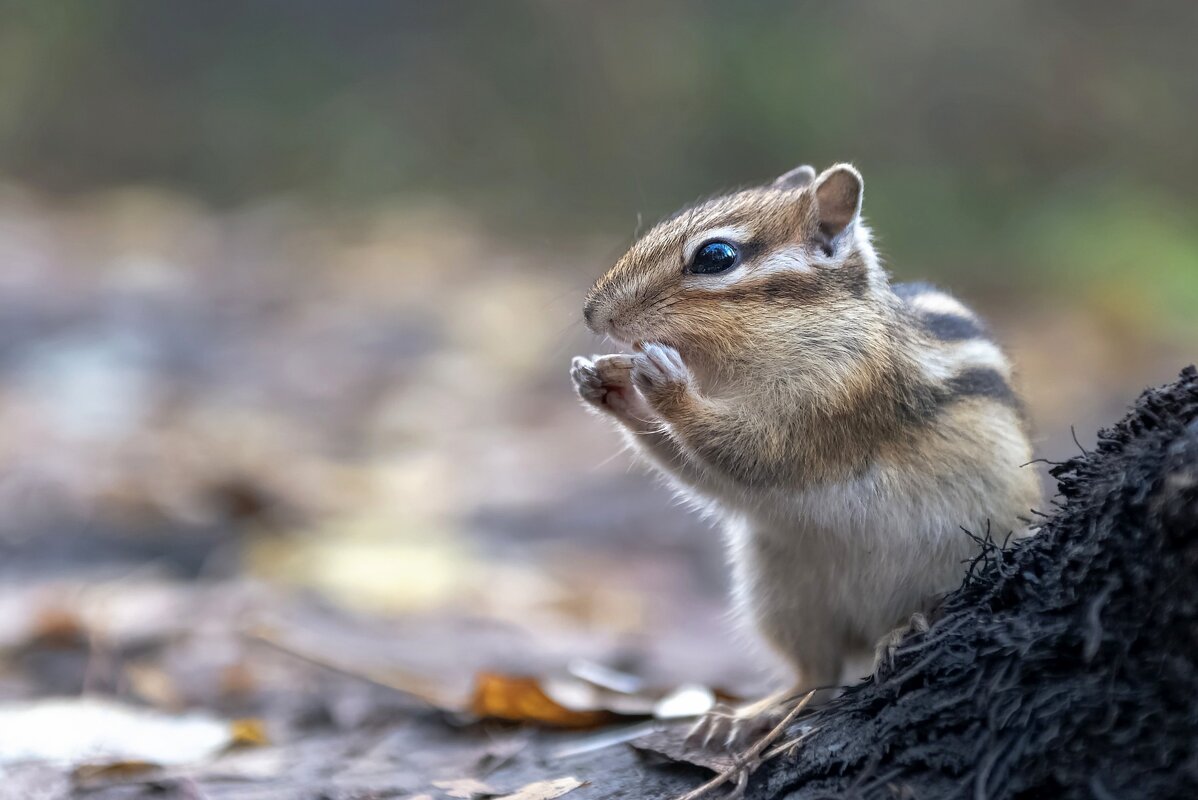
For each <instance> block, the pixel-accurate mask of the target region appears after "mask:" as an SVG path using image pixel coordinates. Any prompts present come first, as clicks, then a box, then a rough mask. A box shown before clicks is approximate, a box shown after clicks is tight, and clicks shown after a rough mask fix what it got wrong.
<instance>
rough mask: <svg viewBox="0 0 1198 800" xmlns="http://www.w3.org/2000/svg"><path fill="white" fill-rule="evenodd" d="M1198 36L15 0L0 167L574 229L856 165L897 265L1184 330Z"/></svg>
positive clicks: (1101, 25)
mask: <svg viewBox="0 0 1198 800" xmlns="http://www.w3.org/2000/svg"><path fill="white" fill-rule="evenodd" d="M1196 33H1198V5H1195V4H1193V3H1187V2H1174V3H1159V2H1149V3H1143V4H1136V5H1134V6H1132V5H1129V4H1126V3H1120V2H1115V0H1106V1H1105V2H1080V0H1075V1H1074V2H1064V3H1055V4H1051V5H1050V6H1045V5H1044V4H1042V3H1036V2H1033V0H1021V1H1020V2H1010V3H993V4H961V3H953V2H950V0H921V2H917V3H913V4H907V3H904V4H895V3H882V2H867V1H866V0H850V1H849V2H843V3H838V4H835V5H831V4H828V5H822V4H820V5H817V4H811V3H798V2H780V1H779V0H771V1H769V2H757V3H752V4H745V3H735V2H701V3H695V2H684V1H683V0H659V1H658V2H654V3H641V2H634V0H621V1H620V2H608V3H602V4H596V3H586V2H581V0H573V1H572V2H550V1H549V0H521V1H520V2H505V3H484V2H465V1H464V0H450V2H439V3H420V2H383V1H382V0H351V1H350V2H344V3H336V4H333V3H326V2H319V0H257V1H256V2H252V3H241V2H232V1H231V0H214V1H211V2H181V3H162V2H154V1H153V0H110V2H104V3H95V2H90V1H89V0H65V1H64V2H55V3H43V2H36V1H35V0H0V76H2V77H0V174H7V175H9V176H12V177H15V178H17V179H18V180H20V181H22V182H24V183H27V184H30V185H33V186H36V187H39V188H42V189H46V190H50V191H57V192H75V191H79V190H87V189H94V188H97V187H106V186H111V185H114V184H117V185H120V184H129V183H146V184H153V185H167V186H172V187H174V188H177V189H180V190H182V191H184V192H186V193H188V194H193V195H197V196H199V197H202V198H205V199H206V200H207V201H209V202H212V203H216V204H218V205H238V204H243V203H245V202H247V201H251V200H254V199H257V198H260V197H263V196H276V195H279V194H288V195H292V196H296V197H300V198H303V199H305V200H307V201H310V202H313V203H315V204H317V205H318V206H319V207H324V208H328V209H344V208H356V207H361V206H369V205H371V204H377V203H379V202H384V201H386V202H394V201H395V200H396V199H398V200H400V201H402V199H403V198H411V197H423V196H427V195H435V196H441V197H445V198H448V199H449V200H450V201H451V202H452V204H453V205H456V206H458V207H460V208H464V209H468V210H470V211H472V212H474V213H475V214H477V215H479V216H480V217H481V218H482V219H483V220H484V221H486V222H489V223H490V224H491V225H492V226H493V227H495V228H497V229H503V230H507V231H508V232H509V233H510V235H513V236H520V237H530V238H532V239H533V240H534V241H540V242H555V243H569V242H571V241H572V240H573V238H574V237H576V236H577V234H579V233H581V232H584V231H588V232H596V231H597V232H600V233H602V234H604V235H606V236H607V237H609V238H611V240H612V241H613V242H615V241H617V239H616V237H624V238H626V237H627V236H629V235H630V234H631V233H632V232H633V230H634V228H637V227H640V226H641V225H643V224H647V223H649V222H651V221H652V220H653V219H654V218H655V217H657V216H659V215H661V214H663V213H666V212H668V211H670V210H672V209H673V208H674V207H676V206H678V205H680V204H682V203H684V202H685V201H687V200H688V199H691V198H693V197H696V196H698V195H701V194H706V193H709V192H712V191H715V190H718V189H720V188H725V187H730V186H735V185H738V184H742V183H745V182H752V181H757V180H765V179H768V178H769V177H770V176H772V175H774V174H776V173H779V172H781V171H783V170H785V169H787V168H789V167H791V166H793V165H794V164H795V163H797V162H801V161H809V162H812V163H815V164H818V165H826V164H828V163H831V162H833V161H837V160H852V161H854V162H856V163H858V164H859V165H860V166H861V167H862V168H863V170H864V172H865V174H866V177H867V183H868V195H869V198H868V201H867V206H866V208H867V212H868V213H869V215H870V216H871V217H872V219H873V220H874V222H875V224H876V227H877V228H878V230H879V231H880V232H881V242H882V245H883V248H884V250H885V252H886V253H887V254H888V255H890V256H891V257H892V258H893V261H894V263H895V264H896V265H898V267H899V271H900V273H901V274H904V275H913V274H931V275H932V276H937V275H939V276H952V280H953V281H954V282H963V281H967V280H969V279H970V278H972V282H973V283H974V284H980V285H983V286H1003V285H1007V284H1008V283H1009V282H1010V281H1011V280H1012V279H1019V282H1020V283H1022V284H1025V285H1028V284H1030V285H1033V286H1036V285H1041V284H1042V283H1043V284H1044V285H1046V286H1048V287H1049V288H1050V289H1052V290H1053V291H1054V293H1055V292H1057V291H1062V290H1063V291H1069V292H1073V293H1076V294H1079V295H1081V296H1083V297H1091V296H1093V297H1095V298H1099V299H1101V298H1102V297H1116V298H1119V299H1120V301H1121V303H1122V302H1123V301H1126V303H1127V304H1130V305H1128V306H1127V308H1132V309H1134V308H1137V307H1143V308H1145V309H1151V310H1153V311H1152V313H1149V314H1147V315H1146V316H1147V317H1148V318H1149V320H1148V321H1149V323H1150V324H1154V322H1155V320H1157V319H1159V320H1160V321H1162V322H1163V324H1164V325H1166V326H1171V327H1174V328H1176V327H1178V326H1182V327H1184V326H1186V324H1187V323H1188V321H1189V317H1190V316H1192V315H1191V314H1190V309H1191V308H1193V305H1194V302H1195V300H1196V299H1198V266H1196V264H1198V239H1196V237H1198V234H1195V233H1194V232H1193V231H1192V227H1193V226H1192V224H1191V220H1193V219H1195V218H1198V214H1196V213H1195V212H1198V189H1196V187H1198V156H1196V155H1195V151H1194V148H1193V147H1192V141H1191V140H1192V138H1193V132H1194V131H1195V130H1198V49H1195V48H1194V46H1193V42H1194V41H1195V34H1196ZM613 247H614V248H617V249H618V247H619V245H618V244H614V245H613ZM1100 305H1101V303H1100ZM1127 308H1124V309H1123V311H1122V312H1119V313H1123V314H1124V315H1126V312H1127Z"/></svg>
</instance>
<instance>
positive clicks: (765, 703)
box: [686, 689, 814, 753]
mask: <svg viewBox="0 0 1198 800" xmlns="http://www.w3.org/2000/svg"><path fill="white" fill-rule="evenodd" d="M813 699H814V698H813ZM803 701H804V695H803V694H802V693H800V692H799V691H798V690H797V689H787V690H786V691H783V692H776V693H774V694H772V695H769V696H768V697H765V698H763V699H761V700H758V701H757V702H755V703H749V704H748V705H742V706H737V707H732V706H728V705H724V704H720V705H717V706H715V707H714V708H712V709H711V710H710V711H708V712H707V713H706V714H704V715H703V716H702V717H700V718H699V720H698V721H697V722H696V723H695V725H694V727H693V728H691V731H690V733H689V734H687V737H686V741H687V744H690V745H694V746H696V747H703V748H708V749H715V750H720V751H725V750H726V751H731V752H733V753H743V752H744V751H746V750H748V749H749V748H750V747H752V745H753V744H754V743H756V742H757V740H759V739H760V738H761V737H762V736H765V735H766V734H768V733H769V732H770V731H772V730H773V729H774V728H775V727H777V725H778V723H780V722H781V721H782V720H783V718H785V717H786V715H787V714H789V713H790V712H791V710H792V709H793V708H794V707H795V703H799V702H803ZM808 702H809V701H808Z"/></svg>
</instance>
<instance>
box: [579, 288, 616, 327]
mask: <svg viewBox="0 0 1198 800" xmlns="http://www.w3.org/2000/svg"><path fill="white" fill-rule="evenodd" d="M582 317H583V319H585V320H586V321H587V327H588V328H590V329H591V332H592V333H599V334H601V333H603V332H604V331H605V330H606V329H607V328H608V326H610V325H611V314H610V313H609V312H608V311H605V310H604V309H603V308H602V304H601V303H600V302H599V298H597V297H588V298H587V301H586V303H585V304H584V305H583V307H582Z"/></svg>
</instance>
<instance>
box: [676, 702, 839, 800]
mask: <svg viewBox="0 0 1198 800" xmlns="http://www.w3.org/2000/svg"><path fill="white" fill-rule="evenodd" d="M815 692H816V690H814V689H813V690H811V691H810V692H808V693H807V694H805V695H804V696H803V699H802V700H800V701H799V702H797V703H795V707H794V708H792V709H791V710H790V712H789V713H787V715H786V716H785V717H783V719H782V721H781V722H779V723H778V724H777V725H775V726H774V727H773V729H772V730H771V731H770V732H769V733H767V734H765V735H764V736H762V737H761V738H760V739H758V740H757V741H756V742H754V744H753V746H752V747H750V748H749V749H748V750H746V751H745V752H743V753H741V754H740V755H739V756H737V757H735V758H734V759H733V763H732V766H730V767H728V768H727V769H726V770H724V771H723V772H721V773H720V774H719V775H716V776H715V777H714V778H712V779H711V780H709V781H708V782H707V783H705V784H703V785H702V786H700V787H698V788H697V789H693V790H691V791H689V792H687V793H686V794H684V795H682V796H681V797H679V798H678V800H698V798H700V797H702V796H703V795H705V794H707V793H708V792H710V791H711V790H712V789H715V788H716V787H718V786H722V785H723V784H725V783H727V782H728V781H729V780H731V779H732V778H734V777H735V778H736V779H737V790H738V791H737V793H742V792H744V788H745V786H746V785H747V783H748V779H749V774H750V773H751V772H752V771H753V769H755V768H756V766H757V763H758V757H759V756H760V755H761V751H762V750H764V749H765V748H767V747H769V746H770V744H771V743H773V742H774V741H775V740H777V738H778V737H779V736H781V735H782V732H783V731H784V730H786V727H787V726H788V725H790V723H791V722H793V721H794V718H795V717H797V716H798V715H799V713H800V712H801V711H802V710H803V709H804V708H806V707H807V704H808V703H810V702H811V698H812V697H815ZM794 743H795V744H797V741H796V742H794Z"/></svg>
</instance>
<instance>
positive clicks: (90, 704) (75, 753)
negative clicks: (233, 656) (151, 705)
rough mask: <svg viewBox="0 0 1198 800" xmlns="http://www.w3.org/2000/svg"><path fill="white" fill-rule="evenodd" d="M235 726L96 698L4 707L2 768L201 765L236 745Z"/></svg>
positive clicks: (0, 736)
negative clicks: (46, 763) (13, 765)
mask: <svg viewBox="0 0 1198 800" xmlns="http://www.w3.org/2000/svg"><path fill="white" fill-rule="evenodd" d="M235 739H236V732H235V730H234V727H233V726H232V725H230V724H229V723H228V722H225V721H224V720H221V719H218V718H216V717H212V716H209V715H207V714H199V713H192V714H180V715H170V714H163V713H161V712H158V711H152V710H149V709H143V708H137V707H134V706H128V705H123V704H121V703H117V702H114V701H111V700H101V699H95V698H86V697H81V698H64V699H51V700H37V701H31V702H22V703H9V704H5V705H2V706H0V764H11V763H17V762H22V761H50V762H56V763H61V764H66V765H69V766H72V767H78V766H82V765H85V764H87V765H92V766H94V767H105V766H110V765H111V766H118V765H122V764H141V763H144V764H154V765H159V766H168V765H174V764H186V763H190V762H195V761H200V760H203V759H205V758H209V757H211V756H213V755H216V754H217V753H219V752H220V751H222V750H224V749H225V748H227V747H228V746H230V745H231V744H233V743H234V741H235Z"/></svg>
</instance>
